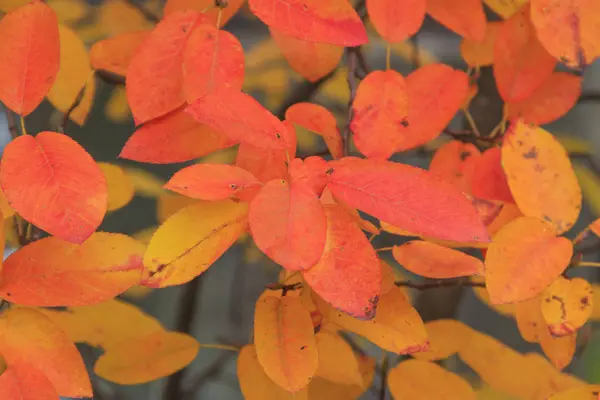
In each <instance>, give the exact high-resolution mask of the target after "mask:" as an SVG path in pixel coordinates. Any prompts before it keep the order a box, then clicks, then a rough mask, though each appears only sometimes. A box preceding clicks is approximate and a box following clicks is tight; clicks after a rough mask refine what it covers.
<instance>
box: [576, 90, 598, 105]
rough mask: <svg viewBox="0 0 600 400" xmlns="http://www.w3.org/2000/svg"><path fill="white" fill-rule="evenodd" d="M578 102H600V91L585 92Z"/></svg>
mask: <svg viewBox="0 0 600 400" xmlns="http://www.w3.org/2000/svg"><path fill="white" fill-rule="evenodd" d="M577 102H578V103H598V102H600V93H597V92H590V93H583V94H582V95H581V96H579V99H578V100H577Z"/></svg>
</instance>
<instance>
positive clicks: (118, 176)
mask: <svg viewBox="0 0 600 400" xmlns="http://www.w3.org/2000/svg"><path fill="white" fill-rule="evenodd" d="M98 166H99V167H100V169H101V170H102V173H103V174H104V177H105V178H106V186H107V188H108V209H107V210H108V211H114V210H118V209H119V208H122V207H125V206H126V205H127V204H128V203H129V202H130V201H131V199H133V195H134V194H135V188H134V187H133V182H132V181H131V179H130V178H129V176H127V175H126V174H125V172H124V171H123V169H122V168H121V167H119V166H118V165H115V164H109V163H105V162H99V163H98Z"/></svg>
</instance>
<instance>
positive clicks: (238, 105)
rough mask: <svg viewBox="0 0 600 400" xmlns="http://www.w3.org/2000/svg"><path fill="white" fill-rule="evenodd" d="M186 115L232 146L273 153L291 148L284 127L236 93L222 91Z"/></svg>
mask: <svg viewBox="0 0 600 400" xmlns="http://www.w3.org/2000/svg"><path fill="white" fill-rule="evenodd" d="M186 112H189V113H190V114H191V115H192V116H193V117H194V118H195V119H196V121H198V122H200V123H203V124H206V125H208V126H209V127H211V128H212V129H215V130H216V131H218V132H223V133H224V134H225V135H226V136H227V137H229V139H231V140H233V141H235V142H240V143H248V144H250V145H252V146H255V147H262V148H267V149H273V150H276V149H282V148H285V147H288V146H290V145H291V137H290V134H289V133H288V130H287V129H286V127H285V125H283V124H282V123H281V121H280V120H279V119H278V118H277V117H275V116H274V115H273V114H271V113H270V112H269V111H268V110H267V109H266V108H264V107H263V106H262V105H261V104H260V103H259V102H258V101H256V100H255V99H254V98H253V97H252V96H250V95H248V94H246V93H243V92H240V91H239V90H234V89H230V88H225V87H221V88H219V89H217V90H215V91H213V92H210V93H208V94H207V95H205V96H204V97H202V98H200V99H198V100H196V101H195V102H193V103H192V104H190V105H189V106H188V107H187V108H186Z"/></svg>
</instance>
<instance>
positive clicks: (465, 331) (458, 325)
mask: <svg viewBox="0 0 600 400" xmlns="http://www.w3.org/2000/svg"><path fill="white" fill-rule="evenodd" d="M425 330H426V331H427V337H428V338H429V344H430V348H429V350H428V351H423V352H419V353H414V354H412V356H413V357H414V358H416V359H419V360H423V361H435V360H443V359H445V358H448V357H450V356H451V355H453V354H455V353H457V352H458V351H459V350H460V349H461V348H462V347H463V346H465V345H468V337H469V333H470V331H471V329H470V328H469V327H468V326H466V325H465V324H463V323H462V322H460V321H457V320H454V319H439V320H436V321H431V322H428V323H427V324H425Z"/></svg>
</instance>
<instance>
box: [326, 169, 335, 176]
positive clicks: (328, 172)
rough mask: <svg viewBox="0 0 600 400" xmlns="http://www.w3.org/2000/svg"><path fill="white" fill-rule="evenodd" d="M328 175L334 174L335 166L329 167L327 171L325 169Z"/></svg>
mask: <svg viewBox="0 0 600 400" xmlns="http://www.w3.org/2000/svg"><path fill="white" fill-rule="evenodd" d="M325 174H326V175H331V174H333V168H329V169H328V170H327V171H325Z"/></svg>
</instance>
